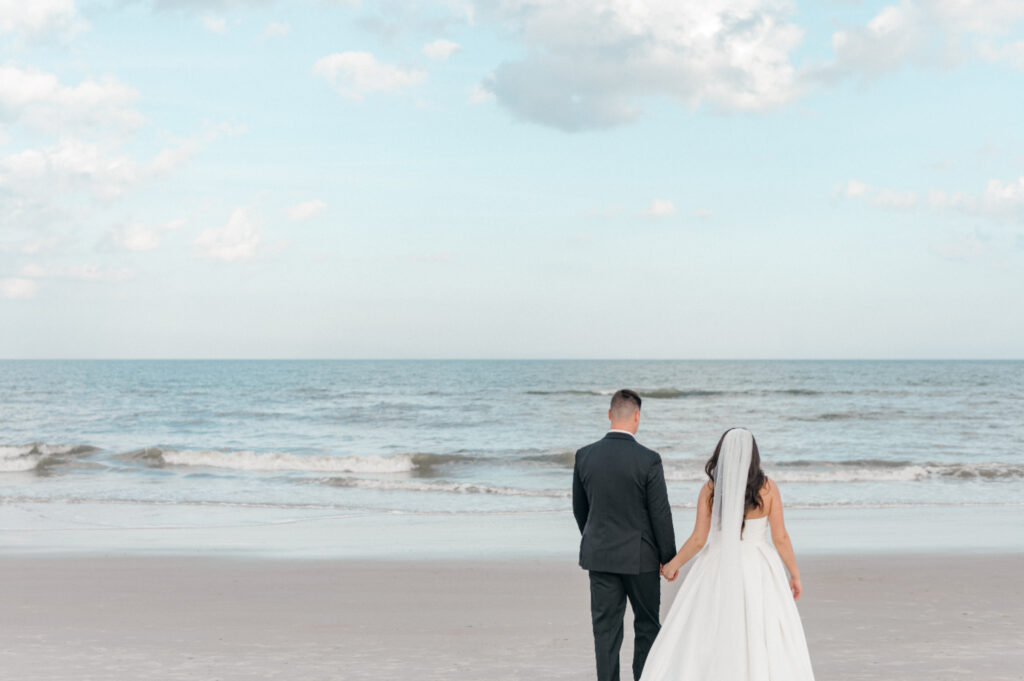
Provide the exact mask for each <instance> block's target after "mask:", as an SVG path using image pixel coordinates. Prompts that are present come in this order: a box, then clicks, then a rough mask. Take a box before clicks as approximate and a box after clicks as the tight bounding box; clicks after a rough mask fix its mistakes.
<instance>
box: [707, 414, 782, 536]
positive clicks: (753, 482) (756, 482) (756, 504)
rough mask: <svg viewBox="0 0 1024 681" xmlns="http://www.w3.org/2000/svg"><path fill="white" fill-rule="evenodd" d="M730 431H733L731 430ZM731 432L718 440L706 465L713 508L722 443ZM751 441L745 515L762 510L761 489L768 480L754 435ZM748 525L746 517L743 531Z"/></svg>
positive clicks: (709, 502)
mask: <svg viewBox="0 0 1024 681" xmlns="http://www.w3.org/2000/svg"><path fill="white" fill-rule="evenodd" d="M729 430H732V428H730V429H729ZM729 430H727V431H725V432H724V433H722V437H720V438H718V444H717V445H715V453H714V454H712V455H711V458H710V459H708V462H707V463H706V464H704V472H705V473H707V474H708V477H709V478H710V479H711V496H710V497H708V506H712V505H713V502H714V499H715V469H716V468H717V467H718V455H719V454H720V453H721V451H722V441H723V440H725V436H726V435H727V434H728V433H729ZM750 440H751V441H752V442H753V443H754V447H753V451H752V452H750V470H749V471H747V491H746V495H745V496H746V503H745V504H744V506H743V515H744V516H746V514H747V513H748V512H749V511H752V510H753V509H755V508H762V507H763V506H764V502H763V501H762V500H761V488H762V487H764V483H765V481H767V480H768V478H767V477H766V476H765V474H764V471H762V470H761V455H760V454H759V453H758V451H757V440H755V439H754V435H753V433H751V435H750ZM746 524H747V519H746V517H744V519H743V523H742V524H741V525H740V529H742V528H743V527H744V526H745V525H746Z"/></svg>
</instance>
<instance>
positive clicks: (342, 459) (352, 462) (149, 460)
mask: <svg viewBox="0 0 1024 681" xmlns="http://www.w3.org/2000/svg"><path fill="white" fill-rule="evenodd" d="M120 458H121V459H124V460H129V461H140V462H142V463H144V464H146V465H147V466H150V467H153V468H163V467H165V466H198V467H205V468H220V469H226V470H237V471H280V472H310V473H362V474H374V473H418V474H420V475H425V474H429V473H430V471H431V470H432V469H434V468H436V467H438V466H443V465H447V464H453V463H459V462H462V461H466V460H470V457H466V456H462V455H459V454H398V455H396V456H312V455H300V454H289V453H286V452H280V453H278V452H271V453H257V452H252V451H234V452H224V451H217V450H205V449H204V450H200V449H164V448H160V447H148V448H146V449H139V450H136V451H133V452H128V453H126V454H121V455H120Z"/></svg>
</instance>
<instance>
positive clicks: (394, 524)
mask: <svg viewBox="0 0 1024 681" xmlns="http://www.w3.org/2000/svg"><path fill="white" fill-rule="evenodd" d="M619 387H631V388H633V389H636V390H638V391H639V392H640V394H641V395H642V396H643V398H644V405H643V410H642V418H641V424H640V431H639V433H638V437H639V439H640V441H641V442H643V443H644V444H646V445H647V446H649V447H651V448H653V449H655V450H657V451H658V452H660V453H661V455H662V457H663V460H664V463H665V470H666V478H667V480H668V487H669V496H670V499H671V500H672V503H673V508H674V510H675V512H676V515H677V530H676V532H677V535H679V538H680V542H681V541H682V539H683V538H685V536H686V534H687V533H688V531H689V527H688V524H689V523H691V522H692V511H693V508H694V504H695V501H696V496H697V492H698V490H699V488H700V486H701V484H702V483H703V481H704V480H705V475H704V472H703V465H704V462H705V460H706V459H707V457H708V456H709V455H710V454H711V452H712V450H713V448H714V446H715V443H716V442H717V440H718V438H719V436H720V435H721V433H722V432H723V431H724V430H725V429H726V428H729V427H732V426H743V427H746V428H749V429H750V430H751V431H752V432H753V433H754V435H755V437H756V438H757V441H758V445H759V448H760V452H761V457H762V461H763V465H764V468H765V471H766V472H767V474H768V475H769V476H770V477H772V478H774V479H775V480H776V481H777V482H778V483H779V486H780V489H781V491H782V495H783V500H784V502H785V504H786V508H787V513H788V514H789V517H790V518H792V520H791V521H790V522H791V523H796V525H797V526H798V527H803V528H806V532H805V533H804V538H805V543H804V545H805V546H806V547H807V548H809V549H810V550H823V551H824V550H841V549H843V547H844V546H849V547H854V548H857V549H858V550H860V549H864V550H867V549H870V548H871V542H872V541H879V542H883V543H886V542H888V544H886V545H887V546H888V547H889V548H890V549H895V548H899V547H901V546H903V547H905V546H913V547H917V548H922V549H923V548H927V546H929V542H932V543H935V542H943V543H944V546H943V548H946V549H950V550H960V549H979V548H983V549H988V550H1000V551H1021V550H1024V362H1022V361H583V360H580V361H342V360H338V361H334V360H308V361H306V360H261V361H247V360H209V361H189V360H167V361H162V360H139V361H133V360H109V361H107V360H43V361H34V360H4V361H0V404H2V409H0V542H2V547H3V548H4V549H6V550H46V551H60V550H77V551H88V550H98V551H110V550H125V551H134V550H139V551H160V550H175V551H190V550H191V551H232V550H236V551H241V552H246V551H249V552H253V551H257V552H260V553H262V554H267V555H289V554H291V553H296V552H298V553H303V554H317V555H320V554H323V555H341V556H348V555H352V556H372V555H377V554H379V553H380V554H389V553H390V552H391V551H392V550H393V547H392V544H393V543H399V544H401V545H403V546H409V547H414V548H417V550H420V551H428V552H430V553H431V555H442V556H445V555H451V556H453V557H454V556H459V555H463V554H465V553H467V547H470V548H472V547H476V549H477V550H480V551H488V550H491V549H494V550H496V551H497V550H500V551H502V552H504V553H509V552H525V553H526V554H531V553H537V554H546V553H557V554H559V555H562V553H566V555H569V554H572V553H573V552H574V550H575V547H574V546H573V543H574V541H575V535H574V533H575V531H576V530H575V526H574V524H573V522H572V518H571V511H570V508H571V506H570V488H571V475H572V461H573V453H574V451H575V450H576V449H577V448H579V447H580V446H583V445H585V444H587V443H589V442H592V441H594V440H596V439H598V438H600V437H601V436H602V435H603V434H604V432H605V430H606V428H607V416H606V414H607V408H608V401H609V397H610V395H611V394H612V393H613V392H614V391H615V389H617V388H619ZM932 520H934V522H935V523H938V524H939V526H938V527H932V525H931V523H932ZM993 521H994V522H993ZM879 526H881V527H882V528H883V529H884V531H880V530H879ZM872 532H875V533H876V535H875V537H876V538H877V539H875V540H873V539H872ZM495 533H496V534H498V535H499V536H504V537H507V538H509V541H508V542H500V541H497V540H495V538H494V535H495ZM791 533H793V534H794V537H795V541H796V543H797V546H798V547H799V546H800V536H799V534H798V533H796V532H795V531H793V530H792V528H791ZM922 533H923V534H922ZM915 535H916V536H917V537H918V538H919V539H920V541H917V542H916V543H915V542H914V541H913V537H914V536H915ZM512 538H515V540H514V541H513V540H512ZM844 542H845V543H844ZM908 542H909V543H908ZM890 544H891V546H890ZM468 552H469V553H472V550H468Z"/></svg>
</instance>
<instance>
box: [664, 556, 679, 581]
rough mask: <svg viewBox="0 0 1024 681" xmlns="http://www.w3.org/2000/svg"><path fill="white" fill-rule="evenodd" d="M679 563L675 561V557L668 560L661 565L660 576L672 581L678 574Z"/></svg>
mask: <svg viewBox="0 0 1024 681" xmlns="http://www.w3.org/2000/svg"><path fill="white" fill-rule="evenodd" d="M679 567H680V566H679V564H678V563H676V561H675V559H672V560H670V561H669V562H667V563H665V564H664V565H662V566H661V576H662V577H664V578H665V579H666V580H668V581H670V582H673V581H675V579H676V577H678V576H679Z"/></svg>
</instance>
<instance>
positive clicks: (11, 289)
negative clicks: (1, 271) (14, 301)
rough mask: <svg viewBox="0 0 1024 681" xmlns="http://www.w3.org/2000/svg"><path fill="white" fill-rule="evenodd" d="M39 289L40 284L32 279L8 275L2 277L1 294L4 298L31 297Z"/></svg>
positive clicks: (0, 281)
mask: <svg viewBox="0 0 1024 681" xmlns="http://www.w3.org/2000/svg"><path fill="white" fill-rule="evenodd" d="M38 290H39V284H38V283H36V282H34V281H32V280H31V279H22V278H20V277H8V278H6V279H0V295H3V297H4V298H31V297H32V296H34V295H35V294H36V291H38Z"/></svg>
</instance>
